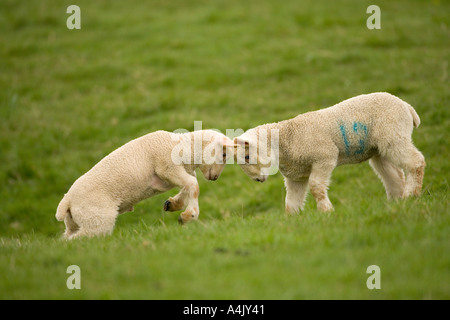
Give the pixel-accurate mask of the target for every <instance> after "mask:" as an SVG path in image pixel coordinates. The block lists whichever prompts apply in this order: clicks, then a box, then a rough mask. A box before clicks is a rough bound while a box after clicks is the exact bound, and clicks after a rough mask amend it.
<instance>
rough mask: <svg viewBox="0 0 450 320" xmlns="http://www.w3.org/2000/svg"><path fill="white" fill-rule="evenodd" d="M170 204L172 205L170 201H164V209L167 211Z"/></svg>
mask: <svg viewBox="0 0 450 320" xmlns="http://www.w3.org/2000/svg"><path fill="white" fill-rule="evenodd" d="M171 205H172V202H170V201H169V200H166V202H164V211H169V210H170V206H171Z"/></svg>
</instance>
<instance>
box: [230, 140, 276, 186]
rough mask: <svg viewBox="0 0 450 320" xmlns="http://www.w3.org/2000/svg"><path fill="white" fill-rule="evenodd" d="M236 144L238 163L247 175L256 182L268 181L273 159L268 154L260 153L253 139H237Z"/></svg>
mask: <svg viewBox="0 0 450 320" xmlns="http://www.w3.org/2000/svg"><path fill="white" fill-rule="evenodd" d="M234 143H235V145H236V149H235V159H236V162H237V163H238V164H239V165H240V167H241V168H242V170H243V171H244V172H245V174H247V175H248V176H249V177H250V178H252V179H253V180H255V181H258V182H264V181H266V179H267V177H268V176H269V174H270V173H269V172H270V168H271V158H270V157H269V156H267V153H266V152H259V151H260V150H259V147H258V144H257V143H256V141H253V140H251V139H245V138H240V137H237V138H234Z"/></svg>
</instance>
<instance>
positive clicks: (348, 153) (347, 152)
mask: <svg viewBox="0 0 450 320" xmlns="http://www.w3.org/2000/svg"><path fill="white" fill-rule="evenodd" d="M339 129H341V134H342V139H343V140H344V144H345V154H346V155H347V156H349V155H350V144H349V143H348V139H347V134H346V133H345V126H344V125H343V124H341V125H340V126H339Z"/></svg>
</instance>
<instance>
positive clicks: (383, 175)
mask: <svg viewBox="0 0 450 320" xmlns="http://www.w3.org/2000/svg"><path fill="white" fill-rule="evenodd" d="M369 163H370V166H371V167H372V169H373V170H374V171H375V173H376V174H377V175H378V177H380V179H381V181H382V182H383V185H384V188H385V189H386V195H387V197H388V199H389V200H390V199H396V198H402V197H404V193H405V174H404V173H403V170H402V169H400V168H398V167H396V166H394V165H393V164H392V163H391V162H390V161H388V160H387V159H385V158H382V157H381V156H378V155H377V156H374V157H373V158H371V159H370V160H369Z"/></svg>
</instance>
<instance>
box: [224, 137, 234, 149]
mask: <svg viewBox="0 0 450 320" xmlns="http://www.w3.org/2000/svg"><path fill="white" fill-rule="evenodd" d="M222 145H223V147H224V148H227V147H235V146H236V144H235V143H234V141H232V140H231V139H230V138H228V137H224V138H223V142H222Z"/></svg>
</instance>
